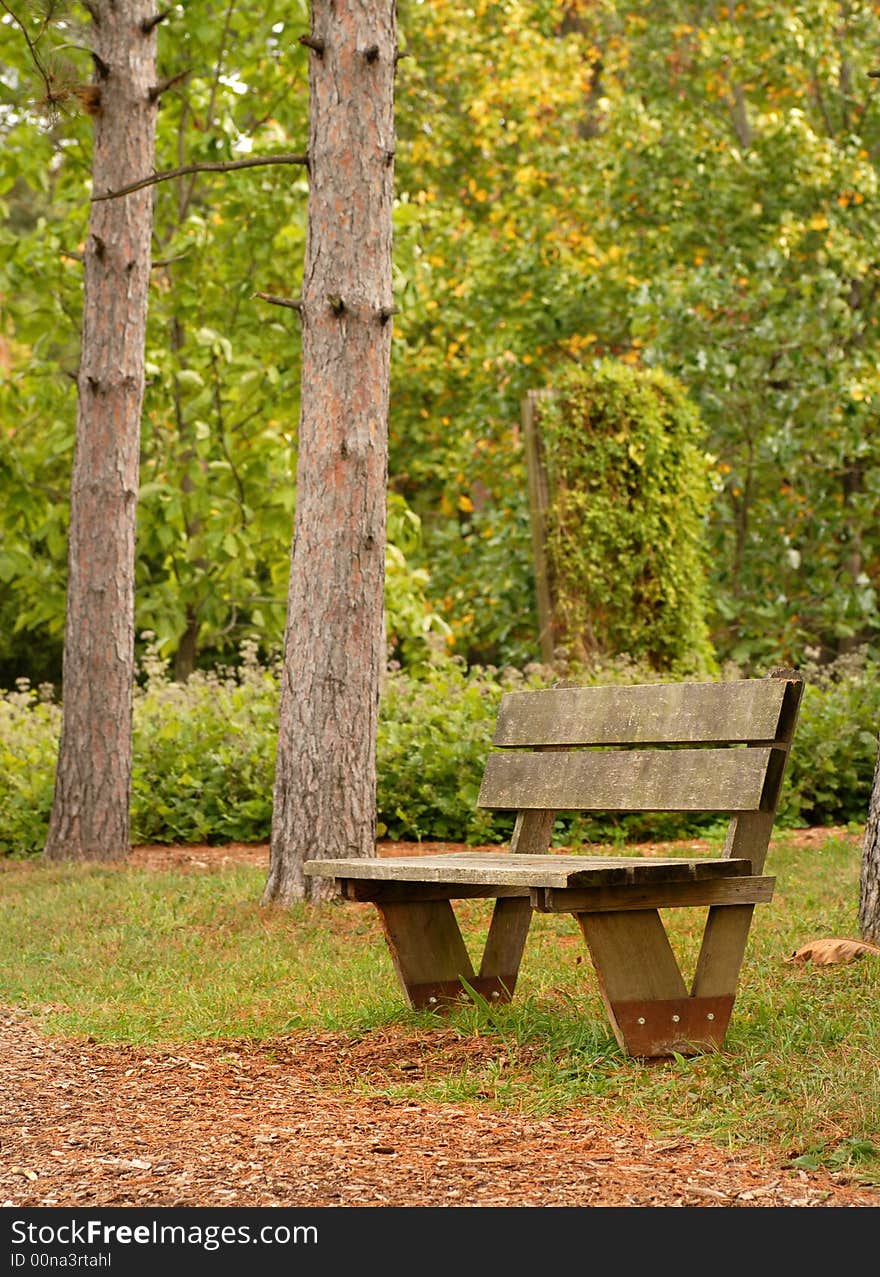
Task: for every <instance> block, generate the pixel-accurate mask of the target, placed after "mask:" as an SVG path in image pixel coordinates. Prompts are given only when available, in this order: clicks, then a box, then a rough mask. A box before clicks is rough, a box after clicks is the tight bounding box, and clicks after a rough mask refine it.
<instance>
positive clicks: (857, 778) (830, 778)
mask: <svg viewBox="0 0 880 1277" xmlns="http://www.w3.org/2000/svg"><path fill="white" fill-rule="evenodd" d="M803 674H804V677H805V679H806V683H807V685H806V688H805V689H804V699H803V702H802V703H801V712H800V719H799V722H798V727H797V731H796V733H795V739H794V744H793V746H792V751H791V759H790V761H789V765H788V770H787V773H786V779H785V783H784V786H783V792H782V801H781V805H780V810H779V819H780V821H781V822H783V823H786V824H794V825H838V824H847V823H849V822H850V821H854V822H856V823H857V824H863V823H864V821H865V819H866V818H867V814H868V799H869V797H870V793H871V784H872V781H873V778H874V765H875V763H876V761H877V741H878V733H880V659H878V656H877V655H876V654H869V652H868V651H867V650H865V649H863V650H862V651H861V652H858V653H854V654H853V655H850V656H843V657H840V659H839V660H837V661H835V662H834V663H833V664H831V665H826V666H814V665H806V666H805V667H804V669H803Z"/></svg>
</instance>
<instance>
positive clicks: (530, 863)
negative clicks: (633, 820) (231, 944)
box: [304, 852, 752, 887]
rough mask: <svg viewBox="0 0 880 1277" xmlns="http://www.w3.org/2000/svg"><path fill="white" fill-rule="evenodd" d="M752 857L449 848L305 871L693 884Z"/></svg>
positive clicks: (310, 864) (327, 863) (321, 863)
mask: <svg viewBox="0 0 880 1277" xmlns="http://www.w3.org/2000/svg"><path fill="white" fill-rule="evenodd" d="M751 867H752V866H751V861H749V860H739V859H737V860H731V859H727V858H725V857H720V858H710V857H690V858H688V857H662V856H651V857H648V858H644V857H636V856H570V855H537V856H530V855H519V856H513V855H511V854H510V853H509V852H497V853H495V852H489V853H480V852H461V853H457V852H450V853H448V854H445V855H437V856H388V857H376V858H366V859H361V858H355V857H353V858H348V859H344V860H308V861H306V863H305V865H304V870H305V872H306V873H307V874H309V875H311V876H314V877H324V878H339V879H343V880H345V879H353V878H360V879H372V880H375V881H380V882H437V883H466V884H469V885H473V886H484V885H490V884H491V885H496V886H509V887H586V886H600V885H608V886H613V885H615V884H618V883H619V884H626V883H653V882H692V881H702V880H706V879H713V878H721V877H726V878H731V877H739V876H741V875H745V874H749V873H750V872H751Z"/></svg>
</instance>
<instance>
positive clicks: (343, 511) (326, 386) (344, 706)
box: [263, 0, 397, 903]
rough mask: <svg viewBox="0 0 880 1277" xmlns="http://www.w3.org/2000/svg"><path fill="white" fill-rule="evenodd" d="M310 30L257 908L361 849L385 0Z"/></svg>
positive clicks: (377, 466)
mask: <svg viewBox="0 0 880 1277" xmlns="http://www.w3.org/2000/svg"><path fill="white" fill-rule="evenodd" d="M311 35H312V41H313V47H312V50H311V51H310V53H309V58H310V72H309V92H310V120H309V179H310V188H309V213H308V233H307V241H306V254H305V264H304V276H303V288H302V309H301V312H300V313H301V320H302V343H303V346H302V407H301V412H300V424H299V451H298V465H297V489H296V518H295V525H294V538H293V550H292V555H291V572H290V587H289V592H288V604H287V626H286V636H285V660H284V673H283V677H282V684H281V701H280V711H279V733H278V756H277V764H276V773H275V792H274V810H273V820H272V840H271V851H270V861H269V877H268V880H267V883H266V887H265V891H264V893H263V902H264V903H269V902H278V903H288V902H290V901H293V900H300V899H318V898H321V897H328V896H330V895H333V894H334V887H333V881H332V879H315V878H306V877H305V875H304V874H303V872H302V865H303V862H304V861H305V860H308V859H317V858H321V857H325V858H326V857H340V856H373V855H375V850H376V846H375V839H376V728H377V721H378V709H379V682H380V677H381V674H382V670H383V666H384V660H385V633H384V578H385V500H386V484H387V470H388V432H387V426H388V387H389V375H390V357H391V306H392V281H391V215H392V202H393V187H394V181H393V173H394V170H393V150H394V68H395V55H396V49H397V39H396V13H395V4H394V0H371V2H370V3H367V0H314V3H313V5H312V33H311Z"/></svg>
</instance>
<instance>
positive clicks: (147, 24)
mask: <svg viewBox="0 0 880 1277" xmlns="http://www.w3.org/2000/svg"><path fill="white" fill-rule="evenodd" d="M170 16H171V10H170V9H160V10H159V12H158V13H156V14H154V15H153V17H152V18H144V20H143V22H142V23H141V31H143V33H144V35H149V34H150V32H151V31H154V30H155V29H156V27H157V26H158V25H159V23H160V22H164V21H165V19H166V18H168V17H170Z"/></svg>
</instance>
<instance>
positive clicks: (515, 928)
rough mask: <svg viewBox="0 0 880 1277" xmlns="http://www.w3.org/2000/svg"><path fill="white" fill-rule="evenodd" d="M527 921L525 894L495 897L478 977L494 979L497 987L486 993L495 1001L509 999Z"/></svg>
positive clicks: (529, 917) (529, 910)
mask: <svg viewBox="0 0 880 1277" xmlns="http://www.w3.org/2000/svg"><path fill="white" fill-rule="evenodd" d="M531 921H532V904H531V901H530V900H529V899H528V897H522V896H520V897H512V898H510V899H507V900H496V901H495V908H494V910H493V911H492V922H491V925H490V927H489V935H488V936H487V937H486V948H485V951H484V953H483V961H482V962H481V963H480V979H481V980H494V981H497V984H498V987H497V988H495V989H491V990H490V995H489V996H490V997H491V996H493V994H494V1000H496V1001H499V1002H509V1001H510V999H511V998H512V997H513V991H514V989H515V988H516V977H517V976H518V975H519V964H520V962H522V956H523V949H524V948H525V945H526V937H527V936H528V934H529V925H530V924H531Z"/></svg>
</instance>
